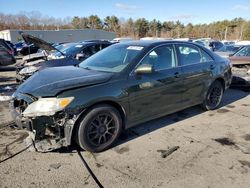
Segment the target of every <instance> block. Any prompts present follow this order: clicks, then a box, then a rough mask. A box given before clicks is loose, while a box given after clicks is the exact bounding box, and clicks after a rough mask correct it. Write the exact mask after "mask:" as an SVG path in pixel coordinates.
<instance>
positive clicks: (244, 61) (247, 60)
mask: <svg viewBox="0 0 250 188" xmlns="http://www.w3.org/2000/svg"><path fill="white" fill-rule="evenodd" d="M229 59H230V60H231V63H232V64H233V66H250V45H248V46H244V47H242V48H241V49H239V50H238V51H237V52H236V53H235V54H233V55H232V56H231V57H230V58H229Z"/></svg>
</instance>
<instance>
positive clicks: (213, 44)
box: [209, 41, 224, 52]
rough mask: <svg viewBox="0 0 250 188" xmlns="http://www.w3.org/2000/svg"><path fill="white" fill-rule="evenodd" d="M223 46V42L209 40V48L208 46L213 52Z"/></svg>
mask: <svg viewBox="0 0 250 188" xmlns="http://www.w3.org/2000/svg"><path fill="white" fill-rule="evenodd" d="M223 46H224V44H223V43H222V42H220V41H210V42H209V48H210V50H212V51H214V52H215V51H217V50H219V49H220V48H222V47H223Z"/></svg>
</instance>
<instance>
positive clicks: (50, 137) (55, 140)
mask: <svg viewBox="0 0 250 188" xmlns="http://www.w3.org/2000/svg"><path fill="white" fill-rule="evenodd" d="M31 102H34V99H32V98H31V97H30V96H28V95H19V96H18V97H15V98H13V99H12V100H11V102H10V112H11V116H12V118H13V120H14V121H15V123H16V125H17V126H18V127H19V128H21V129H25V130H27V131H28V132H29V138H28V139H31V140H32V141H33V143H34V146H35V148H36V150H37V151H39V152H48V151H51V150H55V149H58V148H61V147H63V146H69V145H71V138H72V133H73V128H74V125H75V122H76V120H77V118H78V117H79V116H77V115H73V114H72V113H70V112H65V111H62V112H57V113H56V114H54V115H53V116H39V117H30V118H28V117H24V116H23V115H22V112H23V111H24V109H25V107H27V106H28V105H29V103H31Z"/></svg>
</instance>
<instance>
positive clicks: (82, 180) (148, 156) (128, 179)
mask: <svg viewBox="0 0 250 188" xmlns="http://www.w3.org/2000/svg"><path fill="white" fill-rule="evenodd" d="M0 75H1V83H0V93H2V95H3V93H7V94H9V95H10V94H11V92H12V91H13V88H15V87H16V85H15V84H13V83H14V79H13V76H14V72H4V73H3V72H1V73H0ZM6 86H11V87H9V88H6ZM9 121H11V119H10V115H9V112H8V102H3V101H0V160H3V159H5V158H7V157H9V156H10V155H12V154H14V153H16V152H18V151H20V150H22V149H23V148H24V147H25V145H24V144H23V139H24V138H25V137H26V136H27V133H26V132H24V131H20V130H15V129H13V128H11V127H9V126H7V127H6V126H5V123H6V122H9ZM249 122H250V96H249V92H243V91H240V90H232V89H230V90H228V91H227V92H226V93H225V96H224V99H223V104H222V105H221V108H220V109H218V110H215V111H208V112H204V111H202V110H201V109H200V108H199V107H198V106H197V107H192V108H189V109H187V110H184V111H182V112H178V113H175V114H172V115H169V116H166V117H163V118H161V119H157V120H154V121H150V122H148V123H145V124H141V125H138V126H136V127H134V128H132V129H130V130H128V131H126V132H125V133H124V134H122V135H121V137H120V140H119V143H118V144H117V145H116V146H115V147H114V148H112V149H110V150H108V151H105V152H102V153H98V154H91V153H88V152H84V151H82V152H81V153H82V154H83V156H84V158H85V159H86V161H87V163H88V164H89V166H90V167H91V169H92V170H93V172H94V173H95V174H96V176H97V177H98V179H99V181H100V182H101V183H102V184H103V186H104V187H115V188H117V187H131V188H132V187H175V188H176V187H190V188H194V187H199V188H200V187H201V188H203V187H206V188H208V187H211V188H213V187H218V188H222V187H235V188H239V187H246V188H249V187H250V129H249V126H250V123H249ZM174 146H179V149H177V150H176V151H174V152H173V153H172V154H170V155H169V156H166V157H165V156H164V154H165V152H166V151H167V150H168V149H169V148H172V147H174ZM164 157H165V158H164ZM0 177H1V178H0V187H97V186H96V184H95V182H94V181H93V179H92V178H91V176H89V174H88V172H87V170H86V168H85V167H84V166H83V164H82V162H81V160H80V158H79V156H78V154H77V153H76V149H75V148H73V147H70V148H64V149H61V150H58V151H54V152H50V153H37V152H30V151H25V152H22V153H21V154H19V155H17V156H15V157H13V158H11V159H9V160H7V161H5V162H2V163H0Z"/></svg>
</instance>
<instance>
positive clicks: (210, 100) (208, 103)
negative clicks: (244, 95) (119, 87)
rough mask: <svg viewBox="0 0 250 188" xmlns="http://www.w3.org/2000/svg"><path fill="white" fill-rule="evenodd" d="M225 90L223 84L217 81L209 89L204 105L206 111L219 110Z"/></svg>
mask: <svg viewBox="0 0 250 188" xmlns="http://www.w3.org/2000/svg"><path fill="white" fill-rule="evenodd" d="M223 93H224V89H223V85H222V83H221V82H219V81H218V80H216V81H215V82H214V83H213V84H212V85H211V86H210V88H209V89H208V92H207V95H206V98H205V99H204V101H203V103H202V105H201V106H202V108H203V109H204V110H214V109H216V108H218V106H219V105H220V103H221V100H222V97H223Z"/></svg>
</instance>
